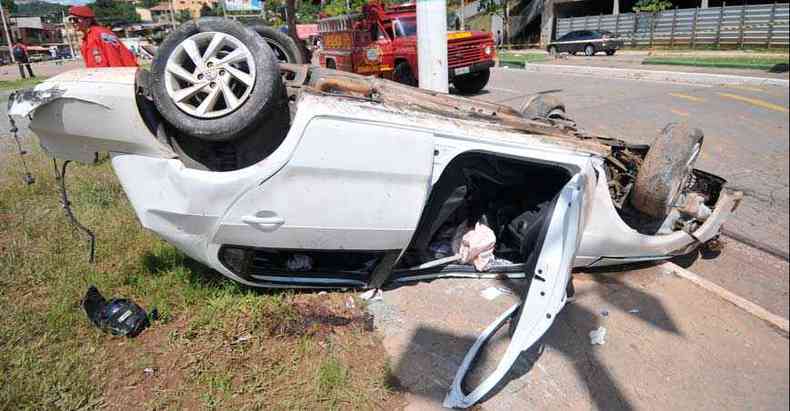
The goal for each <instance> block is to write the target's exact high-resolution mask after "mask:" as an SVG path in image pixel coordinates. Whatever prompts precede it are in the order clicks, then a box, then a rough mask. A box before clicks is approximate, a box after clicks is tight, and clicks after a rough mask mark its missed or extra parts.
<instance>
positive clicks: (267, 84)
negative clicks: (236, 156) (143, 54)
mask: <svg viewBox="0 0 790 411" xmlns="http://www.w3.org/2000/svg"><path fill="white" fill-rule="evenodd" d="M151 74H152V94H153V98H154V103H155V104H156V108H157V110H159V112H160V113H161V114H162V117H164V118H165V120H167V121H168V122H169V123H170V124H171V125H173V126H174V127H175V128H176V129H178V130H179V131H180V132H183V133H185V134H188V135H191V136H193V137H196V138H198V139H201V140H206V141H230V140H233V139H234V138H237V137H239V136H241V135H242V134H244V133H246V132H248V131H249V130H250V129H251V128H252V127H253V126H255V125H256V124H258V123H259V122H260V120H262V119H263V118H265V117H266V115H267V114H268V113H269V112H270V111H272V109H273V108H274V107H277V106H279V105H280V104H281V100H282V99H283V96H284V93H283V84H282V80H281V78H280V71H279V67H278V63H277V61H276V60H275V58H274V56H273V54H272V51H271V49H270V48H269V46H267V45H266V43H265V42H262V41H260V39H259V37H258V35H257V34H255V32H253V31H251V30H250V29H248V28H246V27H244V26H243V25H241V24H240V23H238V22H235V21H233V20H227V19H221V18H215V17H209V18H202V19H199V20H197V21H194V22H188V23H185V24H183V25H181V26H180V27H179V28H177V29H176V30H174V31H173V32H172V33H170V34H169V35H168V36H167V38H166V39H165V41H164V42H163V43H162V45H161V46H160V47H159V50H158V52H157V56H156V58H155V59H154V61H153V64H152V65H151Z"/></svg>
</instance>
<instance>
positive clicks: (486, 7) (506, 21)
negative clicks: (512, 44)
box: [477, 0, 510, 43]
mask: <svg viewBox="0 0 790 411" xmlns="http://www.w3.org/2000/svg"><path fill="white" fill-rule="evenodd" d="M509 7H510V1H509V0H480V3H478V5H477V11H480V12H482V13H484V14H488V15H498V16H499V17H502V41H503V42H505V43H506V42H507V41H508V39H509V38H510V9H509Z"/></svg>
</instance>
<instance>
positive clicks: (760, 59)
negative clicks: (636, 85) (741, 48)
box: [642, 55, 788, 72]
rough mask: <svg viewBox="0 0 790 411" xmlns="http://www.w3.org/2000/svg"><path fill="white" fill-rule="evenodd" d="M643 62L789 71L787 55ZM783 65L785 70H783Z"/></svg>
mask: <svg viewBox="0 0 790 411" xmlns="http://www.w3.org/2000/svg"><path fill="white" fill-rule="evenodd" d="M642 64H661V65H673V66H694V67H716V68H737V69H752V70H775V71H780V72H781V71H787V64H788V58H787V55H775V56H771V55H761V56H746V55H745V56H693V55H692V56H651V57H648V58H646V59H645V60H644V61H643V62H642ZM782 66H783V70H782Z"/></svg>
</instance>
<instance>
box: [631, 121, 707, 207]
mask: <svg viewBox="0 0 790 411" xmlns="http://www.w3.org/2000/svg"><path fill="white" fill-rule="evenodd" d="M703 139H704V136H703V134H702V130H700V129H696V128H695V129H692V130H689V127H688V125H687V124H680V123H670V124H668V125H667V126H666V127H665V128H664V130H662V131H661V134H660V135H659V136H658V137H657V138H656V140H655V142H653V144H652V145H651V146H650V151H648V153H647V156H646V157H645V160H644V163H643V164H642V167H641V169H640V170H639V173H638V174H637V176H636V183H635V184H634V191H633V193H632V196H631V204H632V205H633V206H634V208H636V209H637V210H639V211H640V212H642V213H644V214H647V215H649V216H651V217H653V218H656V219H659V220H660V219H664V218H665V217H666V216H667V215H668V214H669V212H670V211H671V210H672V207H673V206H674V204H675V201H677V199H678V197H679V196H680V194H681V192H682V190H683V185H684V184H685V182H686V180H687V179H688V177H689V175H690V174H691V172H692V170H693V168H694V163H695V162H696V161H697V157H699V153H700V150H701V149H702V140H703Z"/></svg>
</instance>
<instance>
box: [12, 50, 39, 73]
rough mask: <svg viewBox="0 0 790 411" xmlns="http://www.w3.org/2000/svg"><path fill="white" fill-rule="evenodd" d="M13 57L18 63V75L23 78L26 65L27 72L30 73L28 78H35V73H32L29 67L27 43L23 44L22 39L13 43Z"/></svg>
mask: <svg viewBox="0 0 790 411" xmlns="http://www.w3.org/2000/svg"><path fill="white" fill-rule="evenodd" d="M13 52H14V59H15V60H16V63H17V64H18V65H19V75H20V76H21V77H22V78H25V69H24V67H27V72H28V74H30V78H35V77H36V75H35V74H33V68H32V67H30V56H29V55H28V54H27V45H25V43H24V42H22V41H17V42H16V44H14V50H13Z"/></svg>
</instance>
